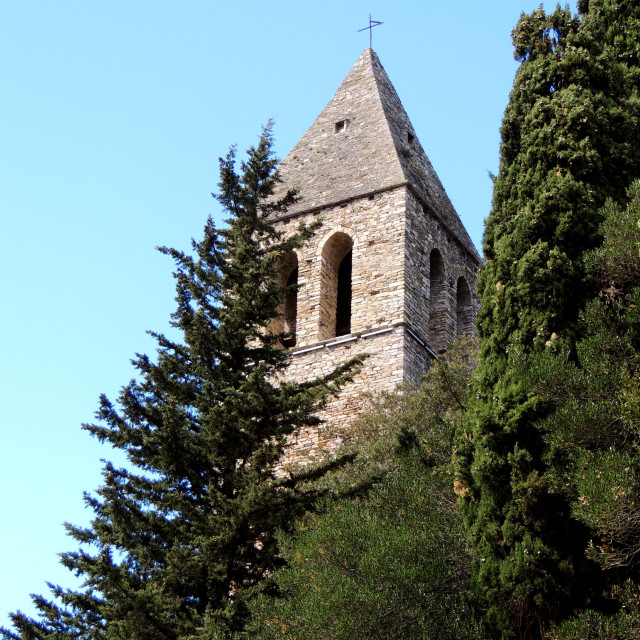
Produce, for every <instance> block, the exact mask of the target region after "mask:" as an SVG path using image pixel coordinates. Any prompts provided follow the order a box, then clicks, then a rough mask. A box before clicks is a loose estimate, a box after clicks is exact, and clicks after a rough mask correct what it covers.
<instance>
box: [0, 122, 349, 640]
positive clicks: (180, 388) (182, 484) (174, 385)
mask: <svg viewBox="0 0 640 640" xmlns="http://www.w3.org/2000/svg"><path fill="white" fill-rule="evenodd" d="M220 176H221V179H220V184H219V187H220V192H219V195H217V196H215V197H216V198H217V199H218V200H219V202H220V203H221V204H222V206H223V208H224V210H225V211H226V212H227V213H228V214H229V219H228V220H227V224H228V226H227V227H226V228H224V229H222V230H219V229H216V228H215V227H214V224H213V222H212V220H211V219H209V221H208V222H207V224H206V226H205V230H204V239H203V240H201V241H200V242H195V241H194V242H193V249H194V252H195V256H190V255H187V254H185V253H183V252H181V251H177V250H175V249H168V248H161V249H160V250H161V251H162V252H163V253H165V254H167V255H168V256H170V257H171V258H173V260H174V261H175V264H176V267H177V268H176V272H175V274H174V275H175V278H176V291H177V296H176V301H177V309H176V311H175V313H174V314H173V315H172V322H171V324H172V325H173V326H174V327H175V328H177V329H178V330H179V332H180V333H181V335H182V341H181V342H175V341H173V340H172V339H170V338H168V337H166V336H165V335H162V334H159V333H153V334H152V335H153V336H154V338H155V339H156V341H157V344H158V351H157V359H156V361H153V360H152V359H151V358H149V357H148V356H146V355H137V357H136V359H135V361H134V365H135V367H136V369H137V371H138V374H139V377H138V379H136V380H133V381H132V382H130V383H129V384H128V385H127V386H126V387H124V388H123V389H122V392H121V394H120V397H119V402H118V403H115V404H114V403H112V402H111V401H110V400H109V399H107V398H106V397H104V396H103V397H101V399H100V408H99V410H98V412H97V417H98V422H97V423H96V424H89V425H85V427H84V428H85V429H87V430H88V431H89V433H90V434H92V435H93V436H95V437H97V438H98V439H99V440H100V441H103V442H106V443H108V444H110V445H111V446H112V447H114V449H116V450H121V451H123V452H124V453H125V454H126V456H127V458H128V461H129V464H128V466H126V467H125V468H118V467H116V466H114V465H112V464H111V463H108V462H107V463H106V464H105V467H104V471H103V476H104V480H103V484H102V486H101V487H100V488H99V489H98V491H97V495H93V494H86V495H85V501H86V503H87V505H88V506H89V507H90V508H91V509H92V510H93V514H94V517H93V520H92V522H91V524H90V526H89V527H88V528H82V527H77V526H73V525H66V526H67V530H68V533H69V535H70V536H71V538H73V539H74V540H75V541H76V542H77V543H78V544H79V550H78V551H74V552H70V553H65V554H62V556H61V558H62V560H61V561H62V563H63V564H64V565H65V566H66V567H68V568H69V570H70V571H72V572H74V573H76V574H78V575H79V576H80V577H81V578H82V579H83V584H82V587H81V588H79V589H78V590H69V589H63V588H61V587H59V586H55V585H51V590H52V592H53V596H54V598H53V599H52V600H48V599H45V598H44V597H41V596H34V600H35V604H36V605H37V609H38V612H39V617H38V618H36V619H31V618H28V617H27V616H24V615H22V614H20V613H16V614H13V615H12V621H13V625H14V631H8V630H3V631H2V635H3V637H4V638H5V639H7V640H8V639H16V640H17V639H22V640H27V639H29V640H32V639H36V638H38V639H45V638H47V639H54V638H55V639H63V638H64V639H68V638H94V639H100V640H102V639H109V640H110V639H119V640H132V639H145V640H177V639H185V640H186V639H187V638H190V639H194V638H226V637H230V636H231V635H233V636H234V637H242V630H243V629H244V627H245V625H246V622H247V619H248V602H249V601H250V600H251V599H252V598H253V597H255V596H256V595H257V594H258V593H271V592H273V590H274V586H273V584H272V582H271V580H270V576H271V574H272V573H273V572H274V570H275V569H276V568H277V567H278V566H280V565H281V563H282V559H281V556H280V554H279V549H278V541H277V538H276V535H275V534H276V531H277V530H283V531H287V530H289V529H290V528H291V527H292V526H294V523H295V520H296V518H297V517H298V516H299V515H301V514H302V513H304V512H305V511H306V510H307V509H309V508H310V507H311V505H313V504H314V501H315V500H317V499H318V497H319V495H320V493H321V492H320V491H317V490H311V489H308V488H304V487H303V482H304V481H305V479H308V478H309V477H310V476H313V475H314V474H316V475H317V474H321V473H323V472H325V471H326V470H327V468H328V466H329V465H328V464H327V465H325V467H324V468H315V469H313V470H307V471H306V472H305V471H300V472H299V473H298V474H293V473H288V474H285V475H281V476H279V475H277V474H276V473H275V472H274V468H275V466H276V464H277V463H278V461H279V460H280V459H281V456H282V454H283V450H284V447H285V441H286V438H287V436H289V435H290V434H291V433H292V432H293V431H294V430H295V429H296V428H298V427H299V426H301V425H303V424H314V423H317V418H314V413H315V412H316V410H317V409H318V408H319V407H321V406H322V403H323V400H324V399H325V398H326V397H327V395H328V394H330V393H332V392H333V391H335V390H336V389H337V388H338V386H339V385H340V384H342V383H343V382H345V381H346V380H347V379H348V378H349V377H350V375H351V372H352V371H353V368H352V367H353V363H351V364H349V365H346V366H344V367H342V368H340V369H339V370H336V371H334V372H333V373H332V374H331V375H328V376H326V377H324V378H322V379H318V380H316V381H315V382H311V383H308V384H297V383H293V382H286V381H285V379H284V378H283V377H282V375H281V374H282V373H283V372H284V371H285V369H286V366H287V363H288V361H289V357H290V356H289V352H288V351H287V350H285V349H283V348H282V347H281V341H282V339H283V337H286V336H283V335H274V334H272V333H270V332H269V331H268V328H269V327H270V326H271V325H272V322H273V320H274V318H276V317H278V314H279V308H281V305H282V302H283V295H284V293H285V292H286V291H287V290H289V289H290V287H289V289H287V287H283V286H281V285H280V283H279V279H278V278H277V277H276V276H277V272H278V269H279V268H281V265H282V261H283V260H286V256H287V254H289V252H291V251H293V250H294V249H295V248H296V247H298V246H300V244H301V243H302V242H304V241H305V240H306V239H308V238H309V237H310V235H311V233H312V231H313V230H312V229H309V228H305V227H300V229H299V232H298V233H297V234H294V235H292V236H290V237H286V238H284V237H283V236H282V234H281V233H279V232H278V231H276V230H275V229H274V227H273V226H272V225H271V224H270V222H269V220H270V216H272V215H275V214H282V213H283V212H284V211H286V208H287V206H289V205H290V204H292V203H293V202H295V198H296V194H295V192H293V191H289V192H287V193H286V194H285V195H284V196H282V197H281V198H280V199H277V198H276V197H275V196H274V188H275V187H276V185H277V183H278V181H279V177H278V172H277V160H276V159H275V158H274V156H273V153H272V136H271V128H270V126H268V127H266V128H265V129H264V130H263V133H262V136H261V138H260V141H259V144H258V145H257V146H256V147H255V148H254V147H252V148H251V149H250V150H249V151H248V157H247V159H246V160H245V161H244V162H242V163H241V171H240V172H239V173H237V172H236V159H235V152H234V150H233V149H232V150H231V151H230V152H229V154H228V155H227V156H226V158H224V159H221V160H220ZM332 464H336V462H335V461H334V462H333V463H332Z"/></svg>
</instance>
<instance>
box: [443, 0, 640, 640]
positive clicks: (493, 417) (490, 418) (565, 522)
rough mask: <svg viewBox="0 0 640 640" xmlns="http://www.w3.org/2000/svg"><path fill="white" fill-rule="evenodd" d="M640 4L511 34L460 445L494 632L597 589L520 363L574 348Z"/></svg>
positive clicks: (625, 139)
mask: <svg viewBox="0 0 640 640" xmlns="http://www.w3.org/2000/svg"><path fill="white" fill-rule="evenodd" d="M637 13H638V9H636V8H635V6H634V3H631V2H613V1H605V0H600V1H595V0H592V1H591V2H582V3H581V4H580V5H579V15H577V16H574V15H572V14H571V12H570V11H569V9H568V8H566V9H561V8H560V7H558V8H556V10H555V11H554V12H553V13H550V14H548V15H547V14H545V12H544V11H543V9H542V8H539V9H538V10H536V11H534V12H533V13H531V14H529V15H524V14H523V15H522V16H521V18H520V20H519V22H518V24H517V26H516V28H515V29H514V31H513V33H512V37H513V43H514V46H515V56H516V58H517V59H518V60H519V61H520V62H521V65H520V68H519V70H518V72H517V74H516V78H515V81H514V86H513V90H512V92H511V94H510V100H509V104H508V106H507V108H506V111H505V115H504V119H503V124H502V128H501V134H502V143H501V157H500V169H499V174H498V176H497V178H496V180H495V186H494V199H493V205H492V210H491V213H490V215H489V218H488V220H487V225H486V229H485V234H484V238H483V248H484V253H485V258H486V265H485V267H484V269H483V271H482V272H481V274H480V277H479V280H478V292H479V294H480V298H481V310H480V313H479V316H478V331H479V337H480V357H479V364H478V368H477V371H476V373H475V376H474V379H473V382H472V385H471V392H470V402H469V407H470V409H469V415H468V420H467V422H466V424H465V425H464V427H463V428H461V429H460V430H459V433H458V438H457V449H456V451H455V456H454V457H455V462H456V468H457V492H458V495H459V496H460V499H461V504H462V509H463V512H464V515H465V519H466V524H467V530H468V533H469V535H470V538H471V540H472V543H473V545H474V547H475V553H476V560H475V565H474V573H475V579H476V584H477V588H478V590H479V591H480V593H481V594H482V597H484V598H485V600H486V601H487V604H488V606H489V614H488V619H489V621H490V622H491V623H492V624H493V625H495V626H496V627H497V628H498V629H500V631H501V633H502V634H503V636H504V637H513V636H517V637H521V638H541V637H544V634H545V629H546V628H547V627H548V623H549V620H552V619H557V618H561V617H563V616H564V615H566V614H567V613H568V612H569V611H571V609H572V608H573V607H575V606H577V605H579V604H580V603H581V602H583V601H585V599H587V598H588V597H591V596H592V594H593V593H595V592H597V590H598V586H599V585H598V584H597V581H598V579H597V577H595V576H596V573H595V572H592V567H591V566H590V564H589V562H588V561H587V560H586V559H585V557H584V553H583V552H584V545H585V543H586V538H587V536H588V529H587V527H585V526H584V525H583V524H582V523H580V522H577V521H576V520H575V519H574V518H572V516H571V512H570V508H569V505H568V504H567V501H566V498H565V497H564V496H563V495H562V494H561V493H558V492H554V491H553V488H552V487H551V486H550V482H549V479H548V477H547V475H546V471H547V469H548V467H549V456H550V455H552V451H551V450H550V448H549V446H548V444H547V442H546V440H545V434H544V432H543V430H541V429H540V428H539V427H538V426H537V423H536V420H537V419H538V418H539V417H540V415H541V411H543V407H541V405H540V403H539V402H538V399H537V398H536V397H535V395H534V394H533V393H531V392H530V390H529V389H528V388H527V387H526V385H525V384H523V382H522V380H521V379H520V377H519V376H518V374H517V369H518V368H517V362H518V359H519V357H520V356H521V355H522V354H523V353H524V354H526V353H530V352H536V351H540V350H545V349H549V350H553V351H559V350H561V349H568V350H569V352H572V350H573V349H574V345H575V340H576V338H577V331H578V327H577V324H576V322H577V319H578V313H579V311H580V309H581V308H583V307H584V305H585V303H586V301H587V300H588V298H589V297H590V296H591V295H593V290H592V287H591V285H590V283H589V281H588V278H587V277H586V274H585V268H584V262H583V259H582V258H583V254H584V252H585V251H586V250H589V249H591V248H592V247H594V246H597V244H598V243H599V242H600V237H599V233H598V227H599V222H600V213H599V208H600V206H601V205H602V204H603V202H604V201H605V199H606V198H608V197H611V198H614V199H616V200H620V199H622V198H623V197H624V191H625V189H626V187H627V186H628V184H629V183H630V181H631V180H632V179H633V178H634V177H635V176H636V175H640V144H639V142H640V140H639V127H638V124H639V122H640V119H639V116H640V109H639V105H638V93H637V89H638V82H637V77H638V68H637V42H638V40H637V38H638V36H639V35H640V30H639V29H638V22H637ZM630 30H634V31H633V33H632V34H630ZM619 33H625V34H626V40H625V42H626V44H625V45H624V47H623V45H622V44H621V43H620V42H619V40H618V36H617V35H616V34H619ZM625 47H626V51H627V53H623V52H622V49H623V48H625ZM631 50H633V52H635V53H633V52H632V51H631Z"/></svg>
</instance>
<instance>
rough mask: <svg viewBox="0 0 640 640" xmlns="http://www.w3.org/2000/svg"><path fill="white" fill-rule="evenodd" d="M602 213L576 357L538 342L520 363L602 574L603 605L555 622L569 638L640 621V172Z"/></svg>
mask: <svg viewBox="0 0 640 640" xmlns="http://www.w3.org/2000/svg"><path fill="white" fill-rule="evenodd" d="M603 214H604V223H603V225H602V227H601V229H602V232H603V236H604V243H603V244H602V246H601V247H598V249H596V250H594V251H593V252H590V253H589V254H588V255H587V257H586V258H587V259H586V265H587V268H588V270H589V271H590V273H591V274H592V278H593V282H594V283H595V284H596V285H597V289H598V296H597V297H596V298H594V299H593V300H590V301H589V302H588V304H587V306H586V309H585V310H584V312H583V313H582V314H581V315H580V319H579V326H580V327H581V329H582V331H581V333H582V334H583V337H582V338H581V339H580V340H579V341H578V343H577V345H576V353H575V357H570V354H569V353H568V352H566V351H564V352H561V353H553V352H551V351H549V350H546V351H543V352H541V353H535V354H531V355H529V356H527V357H525V358H523V360H522V365H521V369H520V371H519V375H520V376H521V378H522V379H523V380H524V381H525V383H526V384H527V386H528V387H529V388H530V389H531V390H532V391H533V392H534V393H535V394H536V396H537V397H538V398H539V399H540V401H541V402H543V403H544V404H545V406H546V407H548V409H549V411H548V415H547V416H545V418H544V420H543V421H542V423H541V424H540V425H539V428H540V429H541V430H542V431H543V433H544V434H545V440H546V442H547V443H548V446H549V447H550V449H552V450H553V451H554V455H553V456H549V470H548V471H547V474H546V475H547V478H548V480H549V484H550V486H551V487H552V488H553V490H554V491H555V492H558V493H562V494H563V495H564V496H565V497H566V500H567V502H568V503H569V505H570V508H571V514H572V516H573V517H574V518H575V519H576V520H578V521H580V522H582V523H584V524H585V525H586V527H588V529H589V532H590V538H589V541H588V544H587V545H586V546H585V549H584V550H583V551H584V553H585V555H587V556H589V557H590V558H592V559H593V560H594V561H595V562H596V563H597V564H598V566H599V567H600V568H601V576H602V579H603V581H604V583H605V584H604V586H605V588H606V596H607V600H608V603H607V604H608V606H607V608H606V610H605V611H598V610H597V608H596V610H593V609H592V610H588V611H585V612H583V613H582V614H581V615H578V616H576V617H575V618H574V619H572V620H569V621H568V622H565V623H564V624H563V625H561V626H560V627H559V629H558V630H557V631H556V633H558V636H557V637H558V638H563V639H568V638H571V639H575V640H585V639H586V638H594V639H595V638H603V637H615V638H620V639H621V640H622V639H623V638H629V639H630V640H631V639H635V638H637V637H638V630H639V629H640V506H639V499H640V490H639V487H638V479H639V478H640V432H639V431H638V424H640V255H639V253H638V252H639V248H640V228H638V221H639V220H640V182H635V183H634V184H633V185H632V188H631V189H630V190H629V199H628V202H627V204H625V205H622V206H621V205H616V204H615V203H613V202H612V201H608V202H607V203H606V204H605V206H604V207H603ZM616 609H617V611H616ZM614 629H615V633H614V632H613V630H614Z"/></svg>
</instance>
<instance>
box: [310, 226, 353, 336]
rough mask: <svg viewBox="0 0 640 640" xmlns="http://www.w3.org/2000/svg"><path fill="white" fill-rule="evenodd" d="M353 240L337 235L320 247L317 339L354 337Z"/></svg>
mask: <svg viewBox="0 0 640 640" xmlns="http://www.w3.org/2000/svg"><path fill="white" fill-rule="evenodd" d="M352 248H353V239H352V237H351V235H350V234H349V233H346V230H345V231H335V232H334V233H332V234H331V235H329V236H328V237H326V238H325V239H324V240H323V242H322V243H321V246H320V255H321V267H320V269H321V274H320V304H319V318H318V338H319V339H320V340H329V339H331V338H334V337H336V336H340V335H347V334H349V333H351V280H352V278H351V271H352Z"/></svg>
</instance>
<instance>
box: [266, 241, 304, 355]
mask: <svg viewBox="0 0 640 640" xmlns="http://www.w3.org/2000/svg"><path fill="white" fill-rule="evenodd" d="M280 284H281V286H283V287H292V286H293V287H294V286H295V285H297V284H298V256H297V255H296V254H295V253H294V252H291V253H289V254H287V256H286V257H285V258H284V259H283V260H282V264H281V267H280ZM280 313H281V316H280V317H279V318H278V319H277V320H276V321H275V322H274V323H273V325H272V331H273V332H274V333H286V334H289V335H288V336H287V337H286V338H284V339H283V340H282V344H283V345H284V346H285V347H293V346H295V344H296V320H297V317H298V291H297V290H296V289H295V288H294V289H293V290H290V291H287V292H286V293H285V294H284V304H283V305H282V307H281V308H280Z"/></svg>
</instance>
